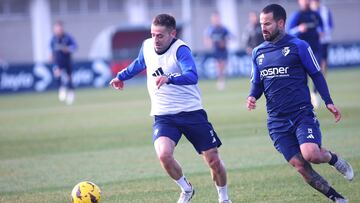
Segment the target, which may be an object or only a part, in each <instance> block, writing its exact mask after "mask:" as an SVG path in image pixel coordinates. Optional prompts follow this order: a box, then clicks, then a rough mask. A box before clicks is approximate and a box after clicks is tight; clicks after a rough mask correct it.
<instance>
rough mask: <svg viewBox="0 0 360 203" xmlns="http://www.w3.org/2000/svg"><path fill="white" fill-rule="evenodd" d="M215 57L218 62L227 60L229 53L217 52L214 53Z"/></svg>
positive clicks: (225, 51) (224, 51)
mask: <svg viewBox="0 0 360 203" xmlns="http://www.w3.org/2000/svg"><path fill="white" fill-rule="evenodd" d="M213 57H214V58H215V59H217V60H227V58H228V52H227V50H226V49H224V50H215V51H214V53H213Z"/></svg>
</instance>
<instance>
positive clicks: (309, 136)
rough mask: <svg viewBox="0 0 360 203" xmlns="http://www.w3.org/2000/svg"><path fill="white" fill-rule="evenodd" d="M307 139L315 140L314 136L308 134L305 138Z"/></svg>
mask: <svg viewBox="0 0 360 203" xmlns="http://www.w3.org/2000/svg"><path fill="white" fill-rule="evenodd" d="M306 138H307V139H315V137H314V135H313V134H310V135H308V136H307V137H306Z"/></svg>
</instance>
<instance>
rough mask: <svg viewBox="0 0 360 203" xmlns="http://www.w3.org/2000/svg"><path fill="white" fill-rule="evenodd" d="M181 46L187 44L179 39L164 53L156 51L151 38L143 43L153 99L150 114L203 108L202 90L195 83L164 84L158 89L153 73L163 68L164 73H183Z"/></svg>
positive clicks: (149, 86) (148, 83) (150, 93)
mask: <svg viewBox="0 0 360 203" xmlns="http://www.w3.org/2000/svg"><path fill="white" fill-rule="evenodd" d="M180 46H186V44H185V43H184V42H183V41H181V40H180V39H177V40H176V41H175V42H174V43H173V44H172V45H171V46H170V48H169V49H168V50H167V51H166V52H165V53H163V54H161V55H159V54H157V53H156V52H155V49H154V42H153V39H152V38H149V39H147V40H145V41H144V43H143V54H144V60H145V64H146V71H147V87H148V91H149V95H150V99H151V112H150V115H152V116H154V115H168V114H177V113H180V112H182V111H195V110H199V109H202V108H203V107H202V104H201V97H200V90H199V88H198V86H197V84H195V85H173V84H169V85H167V84H164V85H162V86H161V87H160V89H157V86H156V80H155V79H156V76H153V74H154V73H155V72H156V71H159V69H162V71H163V73H164V74H173V73H178V74H182V71H181V67H180V64H179V62H178V60H177V57H176V52H177V50H178V48H179V47H180Z"/></svg>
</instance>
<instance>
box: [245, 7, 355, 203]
mask: <svg viewBox="0 0 360 203" xmlns="http://www.w3.org/2000/svg"><path fill="white" fill-rule="evenodd" d="M285 21H286V12H285V10H284V8H283V7H282V6H280V5H278V4H270V5H268V6H266V7H265V8H264V9H263V10H262V12H261V14H260V24H261V29H262V33H263V37H264V39H265V42H263V43H262V44H261V45H259V46H258V47H256V48H255V49H254V50H253V53H252V62H253V68H252V77H251V90H250V94H249V96H248V98H247V108H248V109H249V110H253V109H255V107H256V100H257V99H259V98H260V96H261V95H262V94H264V95H265V98H266V106H267V113H268V119H267V120H268V122H267V126H268V130H269V134H270V137H271V139H272V141H273V143H274V146H275V148H276V149H277V150H278V151H279V152H280V153H282V154H283V156H284V157H285V159H286V160H287V161H288V162H289V163H290V164H291V165H292V166H294V167H295V168H296V170H297V171H298V172H299V173H300V174H301V175H302V176H303V178H304V179H305V181H306V182H307V183H308V184H309V185H310V186H312V187H313V188H315V189H316V190H318V191H319V192H321V193H322V194H324V195H325V196H326V197H328V198H329V199H331V200H332V201H334V202H339V203H342V202H347V199H346V198H344V197H343V196H342V195H341V194H339V193H338V192H336V190H335V189H334V188H333V187H332V186H331V185H330V184H329V183H328V182H327V181H326V180H325V179H324V178H323V177H322V176H320V175H319V174H318V173H317V172H316V171H315V170H314V169H313V168H312V166H311V164H320V163H329V164H330V165H331V166H333V167H334V168H335V169H336V170H337V171H339V172H340V173H341V174H343V175H344V177H345V178H346V179H347V180H352V179H353V177H354V172H353V169H352V167H351V165H350V164H349V163H348V162H347V161H345V160H344V159H343V158H341V157H340V156H339V155H337V154H335V153H333V152H331V151H329V150H327V149H325V148H324V147H323V146H322V144H321V131H320V126H319V122H318V120H317V118H316V116H315V114H314V112H313V106H312V104H311V99H310V92H309V87H308V85H307V75H309V76H310V78H311V79H312V81H313V82H314V84H315V86H316V88H317V89H318V91H319V93H320V95H321V97H322V99H323V100H324V102H325V104H326V107H327V109H328V110H329V111H330V112H331V113H332V114H333V115H334V117H335V121H336V122H338V121H340V119H341V113H340V111H339V109H338V108H337V107H336V106H335V105H334V103H333V101H332V99H331V97H330V93H329V90H328V87H327V83H326V81H325V78H324V76H323V75H322V73H321V71H320V67H319V64H318V62H317V60H316V58H315V56H314V54H313V52H312V49H311V47H310V46H309V44H308V43H307V42H305V41H303V40H300V39H299V38H296V37H294V36H291V35H288V34H286V33H285Z"/></svg>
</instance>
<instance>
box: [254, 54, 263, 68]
mask: <svg viewBox="0 0 360 203" xmlns="http://www.w3.org/2000/svg"><path fill="white" fill-rule="evenodd" d="M264 58H265V55H264V54H261V55H260V56H258V57H257V59H256V60H257V63H258V65H262V64H263V62H264Z"/></svg>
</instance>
